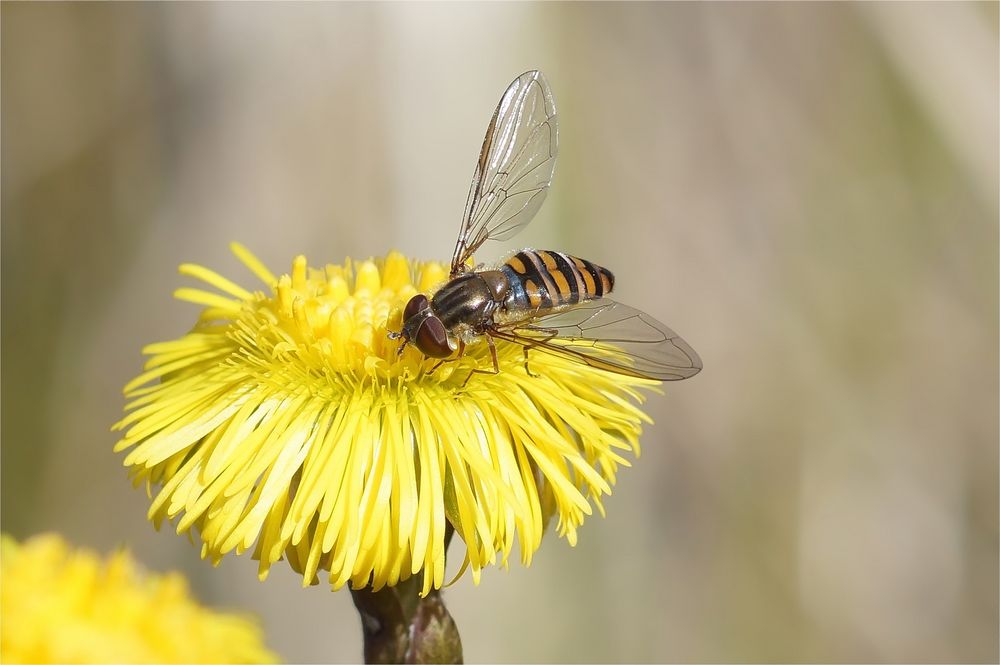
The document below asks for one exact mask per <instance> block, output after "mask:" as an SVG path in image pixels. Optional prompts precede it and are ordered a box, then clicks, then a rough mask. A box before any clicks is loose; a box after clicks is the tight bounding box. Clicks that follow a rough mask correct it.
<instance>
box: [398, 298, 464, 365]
mask: <svg viewBox="0 0 1000 665" xmlns="http://www.w3.org/2000/svg"><path fill="white" fill-rule="evenodd" d="M389 336H390V337H391V338H393V339H395V338H397V337H402V338H403V343H402V345H400V347H399V353H400V354H402V353H403V349H404V348H406V345H407V344H410V343H412V344H414V345H416V347H417V348H418V349H420V352H421V353H423V354H424V355H425V356H430V357H431V358H447V357H448V356H450V355H451V354H452V352H454V350H455V347H454V346H453V345H452V344H451V340H450V339H449V337H448V330H447V329H446V328H445V327H444V324H443V323H442V322H441V319H439V318H438V317H437V315H436V314H435V313H434V310H433V309H431V304H430V301H429V300H427V296H425V295H423V294H420V293H418V294H417V295H415V296H413V297H412V298H410V302H408V303H406V307H405V308H404V309H403V330H402V331H401V332H399V333H390V334H389Z"/></svg>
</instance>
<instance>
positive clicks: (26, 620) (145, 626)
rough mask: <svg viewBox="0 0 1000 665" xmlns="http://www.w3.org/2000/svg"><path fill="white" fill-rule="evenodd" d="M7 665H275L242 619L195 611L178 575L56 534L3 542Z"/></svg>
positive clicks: (0, 655)
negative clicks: (144, 566) (92, 549)
mask: <svg viewBox="0 0 1000 665" xmlns="http://www.w3.org/2000/svg"><path fill="white" fill-rule="evenodd" d="M0 550H2V551H0V577H2V584H0V621H2V624H3V631H2V632H0V660H2V661H3V662H5V663H273V662H276V656H275V655H274V654H273V653H271V652H270V651H268V650H267V648H266V647H265V646H264V644H263V643H262V641H261V630H260V627H259V626H258V625H257V623H256V622H255V621H253V620H252V619H251V618H249V617H243V616H238V615H233V614H224V613H221V612H216V611H213V610H210V609H207V608H205V607H202V606H201V605H199V604H198V603H197V602H196V601H195V600H194V599H193V598H192V597H191V595H190V593H189V592H188V586H187V582H186V581H185V580H184V578H183V577H181V576H180V574H178V573H168V574H166V575H154V574H151V573H146V572H144V571H143V570H142V569H141V568H140V567H139V566H137V565H136V564H135V562H134V561H133V560H132V557H131V556H129V554H128V552H125V551H120V552H117V553H115V554H112V555H111V556H108V557H107V558H102V557H99V556H98V555H97V554H95V553H93V552H89V551H86V550H75V549H72V548H70V547H69V546H68V545H67V544H66V543H65V542H64V541H63V540H62V538H60V537H59V536H57V535H54V534H45V535H41V536H35V537H33V538H31V539H30V540H28V541H26V542H25V543H24V544H18V543H16V542H14V541H13V540H11V539H9V538H7V537H6V536H4V537H3V540H2V543H0Z"/></svg>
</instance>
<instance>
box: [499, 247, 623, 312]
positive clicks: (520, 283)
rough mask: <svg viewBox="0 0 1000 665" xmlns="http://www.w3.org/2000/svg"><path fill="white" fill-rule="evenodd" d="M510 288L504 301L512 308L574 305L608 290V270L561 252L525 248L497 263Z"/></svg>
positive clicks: (610, 281)
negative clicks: (499, 264) (502, 262)
mask: <svg viewBox="0 0 1000 665" xmlns="http://www.w3.org/2000/svg"><path fill="white" fill-rule="evenodd" d="M500 270H501V271H503V273H504V274H505V275H506V277H507V280H508V282H509V283H510V288H509V290H508V293H507V298H506V303H505V304H506V305H507V308H508V309H515V310H526V309H533V310H544V309H552V308H554V307H560V306H563V305H575V304H576V303H579V302H583V301H586V300H593V299H594V298H600V297H601V296H604V295H607V294H608V293H610V292H611V289H612V288H614V285H615V277H614V275H612V274H611V271H609V270H607V269H605V268H602V267H601V266H599V265H596V264H594V263H591V262H590V261H587V260H584V259H579V258H576V257H575V256H569V255H568V254H563V253H562V252H553V251H549V250H533V249H524V250H521V251H520V252H518V253H517V254H515V255H514V256H512V257H510V258H509V259H507V261H506V262H505V263H504V264H503V265H502V266H501V267H500Z"/></svg>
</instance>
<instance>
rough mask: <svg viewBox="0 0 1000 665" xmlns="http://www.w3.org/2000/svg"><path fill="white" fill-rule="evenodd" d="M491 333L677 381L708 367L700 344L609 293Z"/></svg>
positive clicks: (637, 373) (612, 368)
mask: <svg viewBox="0 0 1000 665" xmlns="http://www.w3.org/2000/svg"><path fill="white" fill-rule="evenodd" d="M491 334H492V335H494V336H495V337H500V338H502V339H506V340H509V341H511V342H516V343H518V344H521V345H522V346H524V347H525V348H527V349H531V350H534V349H538V350H539V351H544V352H546V353H553V354H556V355H559V356H563V357H567V358H572V359H574V360H578V361H580V362H582V363H586V364H587V365H590V366H591V367H597V368H599V369H604V370H607V371H610V372H616V373H618V374H625V375H627V376H637V377H641V378H646V379H657V380H659V381H677V380H680V379H687V378H690V377H692V376H694V375H695V374H697V373H698V372H699V371H701V368H702V364H701V358H699V357H698V354H697V353H695V350H694V349H692V348H691V346H690V345H689V344H688V343H687V342H685V341H684V340H683V339H681V338H680V336H679V335H678V334H677V333H675V332H674V331H673V330H671V329H670V328H668V327H667V326H665V325H664V324H662V323H660V322H659V321H657V320H656V319H654V318H653V317H651V316H650V315H649V314H646V313H645V312H641V311H639V310H637V309H634V308H632V307H629V306H627V305H623V304H621V303H619V302H615V301H613V300H608V299H607V298H601V299H599V300H593V301H590V302H587V303H583V304H580V305H576V306H574V307H573V308H572V309H567V310H563V311H561V312H557V313H555V314H549V315H547V316H542V317H539V318H537V319H533V320H531V321H529V322H526V323H525V322H522V323H517V324H512V325H511V326H509V327H505V326H498V327H497V329H496V330H494V331H491Z"/></svg>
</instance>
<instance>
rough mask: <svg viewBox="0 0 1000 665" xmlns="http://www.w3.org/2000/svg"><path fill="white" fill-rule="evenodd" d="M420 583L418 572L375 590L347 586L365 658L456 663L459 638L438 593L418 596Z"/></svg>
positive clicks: (458, 659) (368, 661) (421, 580)
mask: <svg viewBox="0 0 1000 665" xmlns="http://www.w3.org/2000/svg"><path fill="white" fill-rule="evenodd" d="M449 526H450V525H449ZM448 531H449V533H448V534H447V536H448V538H447V540H450V536H451V533H450V531H451V529H450V528H449V529H448ZM422 586H423V575H422V574H419V575H414V576H413V577H411V578H409V579H408V580H406V581H403V582H400V583H399V584H397V585H396V586H393V587H384V588H382V589H380V590H379V591H372V590H371V589H369V588H364V589H351V596H352V597H353V598H354V606H355V607H357V608H358V614H360V615H361V629H362V631H363V633H364V639H365V662H366V663H461V662H462V640H461V638H460V637H459V634H458V627H457V626H456V625H455V621H454V619H452V618H451V614H449V613H448V609H447V608H446V607H445V606H444V600H443V599H442V597H441V592H440V591H438V590H437V589H433V590H431V592H430V593H428V594H427V595H426V596H424V597H423V598H421V597H420V589H421V588H422Z"/></svg>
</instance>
